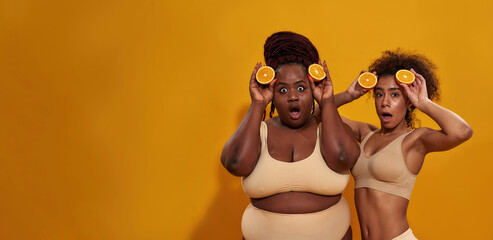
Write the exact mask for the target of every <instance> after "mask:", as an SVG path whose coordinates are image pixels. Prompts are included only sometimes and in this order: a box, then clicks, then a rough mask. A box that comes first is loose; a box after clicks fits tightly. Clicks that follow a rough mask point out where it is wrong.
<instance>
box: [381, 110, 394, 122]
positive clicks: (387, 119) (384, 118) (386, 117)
mask: <svg viewBox="0 0 493 240" xmlns="http://www.w3.org/2000/svg"><path fill="white" fill-rule="evenodd" d="M381 119H382V122H390V121H391V120H392V114H390V113H388V112H383V113H382V115H381Z"/></svg>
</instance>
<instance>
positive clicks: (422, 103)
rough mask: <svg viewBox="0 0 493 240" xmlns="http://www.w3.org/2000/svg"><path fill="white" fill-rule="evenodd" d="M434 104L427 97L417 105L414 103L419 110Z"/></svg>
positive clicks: (426, 108) (423, 110)
mask: <svg viewBox="0 0 493 240" xmlns="http://www.w3.org/2000/svg"><path fill="white" fill-rule="evenodd" d="M434 104H435V103H434V102H433V101H431V99H429V98H428V99H426V100H423V101H420V103H419V105H416V106H415V107H416V108H417V109H418V110H420V111H421V112H426V111H427V110H428V109H429V107H431V106H432V105H434Z"/></svg>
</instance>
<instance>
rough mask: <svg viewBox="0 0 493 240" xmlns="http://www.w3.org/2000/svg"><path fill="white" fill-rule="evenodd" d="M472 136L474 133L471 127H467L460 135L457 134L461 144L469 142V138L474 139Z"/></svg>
mask: <svg viewBox="0 0 493 240" xmlns="http://www.w3.org/2000/svg"><path fill="white" fill-rule="evenodd" d="M472 134H473V131H472V128H471V126H469V125H466V126H465V127H464V128H463V129H462V130H461V131H460V132H459V134H457V140H458V141H459V142H461V143H462V142H465V141H467V140H469V138H471V137H472Z"/></svg>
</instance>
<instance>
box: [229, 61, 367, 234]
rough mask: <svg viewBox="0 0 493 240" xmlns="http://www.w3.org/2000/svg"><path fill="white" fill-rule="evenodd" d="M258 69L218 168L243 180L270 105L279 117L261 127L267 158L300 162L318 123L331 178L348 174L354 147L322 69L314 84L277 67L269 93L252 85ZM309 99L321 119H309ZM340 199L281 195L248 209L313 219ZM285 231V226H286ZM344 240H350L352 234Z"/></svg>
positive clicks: (290, 68)
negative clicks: (333, 174) (316, 105)
mask: <svg viewBox="0 0 493 240" xmlns="http://www.w3.org/2000/svg"><path fill="white" fill-rule="evenodd" d="M260 66H261V65H260V64H257V65H256V66H255V68H254V70H253V73H252V76H251V78H250V96H251V99H252V104H251V106H250V109H249V111H248V113H247V114H246V116H245V118H244V119H243V121H242V122H241V124H240V126H239V127H238V128H237V130H236V131H235V133H234V134H233V135H232V136H231V138H230V139H229V140H228V142H227V143H226V145H225V146H224V148H223V152H222V155H221V162H222V164H223V165H224V166H225V168H226V169H227V170H228V171H229V172H230V173H231V174H233V175H235V176H241V177H247V176H248V175H249V174H250V173H251V172H252V171H253V170H254V168H255V165H256V163H257V159H258V157H259V155H260V148H261V142H260V123H261V121H262V116H263V112H264V109H265V108H266V106H267V104H268V103H269V102H270V101H273V102H274V105H275V106H276V109H277V111H278V114H279V116H277V117H274V118H272V119H268V120H267V121H266V124H267V127H268V137H267V145H268V150H269V154H270V155H271V156H272V157H273V158H274V159H276V160H278V161H283V162H296V161H302V160H303V159H305V158H307V157H308V156H309V155H311V154H312V152H313V151H314V148H315V145H316V138H317V127H318V124H319V123H320V122H321V123H322V128H321V140H320V147H321V152H322V155H323V157H324V160H325V162H326V163H327V166H328V167H329V168H331V169H332V170H333V171H336V172H343V171H347V170H348V169H349V168H351V167H352V166H353V165H354V163H355V162H356V159H357V157H358V156H359V146H358V144H357V143H356V141H355V139H354V138H353V136H352V132H351V130H350V128H349V127H348V126H346V125H345V124H344V123H343V121H342V119H341V117H340V116H339V113H338V112H337V109H336V105H335V103H334V98H333V97H334V95H333V87H332V82H331V79H330V75H329V73H328V69H327V65H326V64H325V63H324V69H325V71H326V74H327V76H328V77H327V78H326V79H324V80H322V81H320V82H317V83H315V82H314V81H313V80H312V79H311V78H309V77H308V76H307V71H306V68H304V67H303V66H302V65H300V64H286V65H283V66H280V67H279V68H278V69H277V72H276V78H277V79H276V80H274V81H273V82H271V83H270V84H269V86H268V87H264V86H261V85H260V84H258V83H257V82H256V80H255V73H256V72H257V70H258V69H259V68H260ZM313 99H316V100H317V102H318V103H319V104H320V111H321V113H320V118H319V119H318V120H317V118H315V117H313V115H312V114H311V110H312V104H313ZM340 198H341V195H340V194H339V195H334V196H324V195H318V194H314V193H309V192H284V193H278V194H275V195H272V196H268V197H265V198H260V199H255V198H252V199H251V202H252V205H253V206H255V207H257V208H260V209H263V210H266V211H270V212H276V213H288V214H295V213H312V212H318V211H322V210H324V209H327V208H329V207H331V206H333V205H334V204H336V203H337V202H339V200H340ZM287 227H289V226H287ZM344 239H351V231H350V229H348V233H347V234H346V236H345V237H344Z"/></svg>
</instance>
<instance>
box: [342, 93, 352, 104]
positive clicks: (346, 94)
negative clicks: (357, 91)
mask: <svg viewBox="0 0 493 240" xmlns="http://www.w3.org/2000/svg"><path fill="white" fill-rule="evenodd" d="M344 99H346V101H344V102H346V103H350V102H352V101H354V98H353V96H351V94H350V93H349V92H348V90H346V91H345V92H344Z"/></svg>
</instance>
